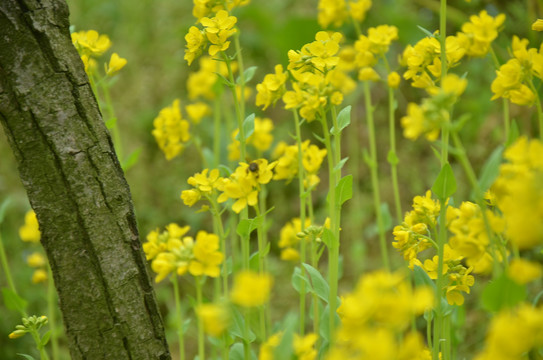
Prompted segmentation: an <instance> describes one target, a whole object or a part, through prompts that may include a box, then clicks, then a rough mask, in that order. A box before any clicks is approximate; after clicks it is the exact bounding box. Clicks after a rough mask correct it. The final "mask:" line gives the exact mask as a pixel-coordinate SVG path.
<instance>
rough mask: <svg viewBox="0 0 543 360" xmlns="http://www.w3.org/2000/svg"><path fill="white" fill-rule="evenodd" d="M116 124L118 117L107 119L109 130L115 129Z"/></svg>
mask: <svg viewBox="0 0 543 360" xmlns="http://www.w3.org/2000/svg"><path fill="white" fill-rule="evenodd" d="M115 125H117V118H116V117H112V118H110V119H107V120H106V127H107V128H108V130H111V129H113V128H114V127H115Z"/></svg>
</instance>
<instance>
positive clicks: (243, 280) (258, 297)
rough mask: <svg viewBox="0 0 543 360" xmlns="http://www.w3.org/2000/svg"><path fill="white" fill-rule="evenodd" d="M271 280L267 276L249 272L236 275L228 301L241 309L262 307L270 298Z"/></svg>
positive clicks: (245, 271) (269, 276)
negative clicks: (241, 307)
mask: <svg viewBox="0 0 543 360" xmlns="http://www.w3.org/2000/svg"><path fill="white" fill-rule="evenodd" d="M272 285H273V278H272V277H271V275H269V274H265V273H264V274H258V273H256V272H253V271H250V270H244V271H240V272H238V273H236V275H235V277H234V285H233V287H232V291H231V292H230V300H232V302H233V303H234V304H236V305H239V306H243V307H255V306H260V305H264V304H265V303H267V302H268V300H269V298H270V292H271V287H272Z"/></svg>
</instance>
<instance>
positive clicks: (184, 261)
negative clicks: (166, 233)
mask: <svg viewBox="0 0 543 360" xmlns="http://www.w3.org/2000/svg"><path fill="white" fill-rule="evenodd" d="M193 246H194V239H193V238H192V237H189V236H186V237H184V238H183V239H182V240H181V239H178V238H169V239H168V242H167V251H164V252H161V253H159V254H158V255H157V256H156V257H155V258H154V260H153V262H152V263H151V269H153V271H154V272H156V273H157V277H156V279H155V281H156V282H157V283H158V282H160V281H162V280H163V279H164V278H165V277H166V276H168V275H169V274H170V273H172V272H174V271H175V272H176V273H177V275H183V274H185V273H186V272H187V270H188V269H189V264H190V261H191V260H192V259H193V257H194V255H193V252H192V248H193Z"/></svg>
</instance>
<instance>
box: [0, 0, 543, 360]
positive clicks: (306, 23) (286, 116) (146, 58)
mask: <svg viewBox="0 0 543 360" xmlns="http://www.w3.org/2000/svg"><path fill="white" fill-rule="evenodd" d="M450 3H451V4H450V7H451V9H450V11H449V15H450V21H449V25H448V26H449V29H448V33H451V34H452V33H455V32H456V31H458V30H459V28H460V26H461V24H462V23H463V22H465V21H467V20H468V18H469V15H471V14H477V13H478V12H479V11H480V10H482V9H487V10H488V12H489V13H490V14H491V15H496V14H497V13H498V12H504V13H505V14H506V15H507V20H506V23H505V29H504V31H503V32H502V33H501V35H500V37H499V39H498V40H497V42H496V44H495V49H496V50H497V53H498V56H499V57H500V58H501V59H502V61H503V59H505V58H507V56H508V55H507V48H508V46H509V44H510V39H511V36H512V34H517V35H519V36H523V37H527V38H529V39H530V40H531V46H538V45H537V44H538V43H537V41H539V42H540V41H541V37H540V36H539V35H538V34H536V33H534V32H532V31H530V26H531V24H532V22H533V21H534V20H535V18H536V14H539V17H541V9H542V8H543V5H542V1H541V0H526V1H493V2H490V1H482V0H472V1H471V2H470V3H467V2H465V1H460V0H459V1H451V2H450ZM68 5H69V7H70V12H71V16H70V20H71V23H72V25H73V26H74V27H75V30H76V31H79V30H90V29H94V30H97V31H98V32H99V33H101V34H107V35H108V36H109V37H110V39H111V41H112V42H113V46H112V48H111V50H110V51H109V52H108V55H107V56H109V54H110V53H112V52H117V53H118V54H119V55H120V56H122V57H124V58H126V59H127V60H128V64H127V66H126V67H125V68H124V69H122V70H121V72H120V74H119V75H118V79H117V82H116V83H115V85H114V86H113V88H112V97H113V102H114V105H115V111H116V113H117V117H118V124H119V126H120V130H121V138H122V146H123V148H124V149H125V151H124V152H125V153H130V152H131V151H134V150H136V149H141V155H140V159H139V162H138V163H137V164H136V165H135V166H134V167H133V168H131V169H130V170H129V171H128V172H127V173H126V177H127V180H128V183H129V185H130V187H131V191H132V196H133V200H134V204H135V208H136V214H137V218H138V223H139V229H140V235H141V238H142V241H143V240H144V239H145V236H146V234H147V233H148V232H149V231H150V230H152V229H155V228H157V227H163V226H164V225H166V224H168V223H170V222H177V223H180V224H190V225H191V227H192V229H193V232H194V233H195V232H196V230H197V229H200V228H202V229H207V230H210V229H211V225H210V224H209V219H208V217H207V215H206V214H196V212H195V211H194V210H195V209H191V208H188V207H186V206H184V205H183V203H182V201H181V200H180V199H179V195H180V192H181V190H183V189H186V188H187V185H186V179H187V178H188V176H190V175H192V174H194V173H195V172H199V171H201V170H202V165H201V162H200V158H199V155H198V153H197V152H196V150H195V149H194V147H190V148H188V149H186V151H185V152H184V153H183V155H181V156H179V157H177V158H175V159H174V160H171V161H167V160H166V159H165V158H164V156H163V154H162V153H161V152H160V150H159V149H158V147H157V145H156V143H155V140H154V138H153V137H152V135H151V130H152V127H153V119H154V118H155V116H156V115H157V114H158V112H159V110H160V109H161V108H162V107H164V106H167V105H170V104H171V102H172V101H173V99H175V98H180V99H181V103H182V105H183V104H186V102H185V100H184V99H186V97H187V91H186V79H187V76H188V73H189V72H190V71H195V69H196V68H197V64H196V63H197V62H195V64H193V66H192V67H188V66H187V64H186V62H185V61H184V60H183V56H184V45H185V41H184V36H185V34H186V32H187V30H188V28H189V27H190V26H191V25H193V24H194V18H193V17H192V15H191V11H192V2H191V1H188V0H181V1H172V0H140V1H133V0H117V1H111V0H69V1H68ZM438 7H439V2H438V1H433V0H418V1H408V0H385V1H375V2H374V4H373V7H372V9H371V10H370V11H369V13H368V17H367V19H366V21H365V22H364V24H363V29H364V32H365V30H366V29H367V28H368V27H371V26H376V25H380V24H391V25H396V26H397V27H398V28H399V29H400V32H399V36H400V40H399V41H398V42H397V43H396V44H395V46H394V47H393V48H392V50H391V53H390V54H389V61H390V62H391V64H392V67H397V66H398V65H397V61H396V59H397V56H398V55H399V54H400V53H401V51H402V50H403V48H404V47H405V45H406V44H413V43H415V42H416V41H417V40H419V39H420V38H421V37H423V36H424V34H423V32H422V31H421V30H420V29H418V28H417V26H422V27H424V28H426V29H429V30H431V31H433V30H435V29H437V27H438V25H437V24H438V16H437V14H436V12H435V11H436V9H437V8H438ZM235 15H236V16H237V17H238V19H239V20H238V26H239V28H240V29H241V32H242V35H241V42H242V47H243V56H244V59H245V65H246V67H249V66H255V65H256V66H258V69H257V72H256V75H255V77H254V79H253V80H252V82H251V83H250V85H251V86H252V87H253V88H254V86H255V85H256V84H257V83H258V82H260V81H262V78H263V77H264V75H265V74H267V73H270V72H272V71H273V67H274V65H275V64H277V63H282V64H286V62H287V56H286V54H287V51H288V50H290V49H299V48H300V47H301V46H302V45H303V44H305V43H307V42H310V41H312V40H313V39H314V34H315V32H317V31H318V30H319V26H318V24H317V21H316V16H317V1H316V0H313V1H309V0H274V1H263V0H253V1H252V2H251V4H250V5H249V6H247V7H244V8H239V9H237V10H236V12H235ZM340 30H341V31H342V32H343V33H344V34H345V35H346V36H347V38H348V39H349V41H351V42H352V41H353V39H354V37H355V35H354V30H353V29H352V28H351V27H350V26H349V25H348V24H347V25H345V26H344V27H343V28H342V29H340ZM538 36H539V37H538ZM104 58H105V57H104ZM492 68H493V65H492V62H491V61H490V59H489V58H485V59H477V60H474V61H470V62H469V63H468V64H466V65H462V66H461V67H460V68H458V69H455V70H454V72H455V73H457V74H460V75H462V74H463V73H465V72H467V74H468V79H469V81H470V82H469V85H468V89H467V90H466V93H465V94H464V96H463V97H462V101H461V103H460V104H459V105H458V107H457V108H458V113H464V112H469V113H471V119H470V121H469V122H468V124H467V125H466V127H465V129H464V130H463V133H462V136H463V137H464V139H465V142H466V143H467V144H469V156H470V158H471V159H472V161H473V163H474V166H475V168H476V169H479V168H480V166H481V164H482V163H483V162H484V160H485V159H486V157H487V156H488V154H489V153H490V152H491V151H492V150H493V149H494V148H495V147H496V146H497V144H499V143H500V142H501V140H502V138H501V137H502V133H501V130H500V127H501V120H500V119H501V118H500V110H501V104H500V103H499V102H490V101H489V99H490V97H491V92H490V87H489V84H490V82H491V81H492V79H493V78H494V71H493V70H489V69H492ZM373 88H374V90H373V93H372V96H373V101H374V104H376V105H377V106H378V108H377V110H376V111H377V112H376V122H377V128H378V129H381V130H378V137H379V138H378V144H379V149H378V156H379V165H380V172H381V194H382V201H383V202H387V203H388V204H390V206H391V208H392V204H393V198H392V191H390V189H391V184H390V177H389V165H388V163H387V161H386V154H387V151H388V133H387V130H386V129H387V128H386V126H387V125H386V124H387V118H386V106H387V105H386V101H387V100H386V87H384V86H374V87H373ZM360 95H361V93H360V91H356V92H355V93H354V94H353V95H351V96H350V97H348V98H347V99H346V101H345V104H352V105H353V119H352V124H351V128H350V129H349V131H348V132H347V134H348V135H347V139H346V141H345V142H344V143H345V149H344V150H343V154H347V155H348V156H350V157H351V160H350V161H349V163H348V164H347V165H346V168H345V169H346V172H352V173H354V174H355V179H359V182H358V183H357V184H356V186H357V189H358V190H359V192H355V194H356V197H355V198H353V200H351V201H350V202H349V203H348V204H347V206H346V207H345V211H344V215H343V224H342V253H343V254H345V255H344V258H343V264H344V274H343V278H342V280H341V283H340V289H344V290H345V291H347V290H348V289H351V288H352V287H353V286H354V284H355V281H356V279H357V278H358V276H359V275H360V274H361V272H363V271H365V270H368V269H373V268H375V267H378V266H379V254H378V246H377V242H376V237H375V225H374V222H375V219H374V214H373V210H372V209H373V204H372V197H371V184H370V181H369V170H368V168H367V166H366V165H365V164H364V162H363V160H362V156H361V151H362V149H364V148H366V147H367V146H366V144H367V131H366V129H365V125H364V124H365V122H364V111H365V110H364V108H363V106H362V101H361V96H360ZM423 95H424V94H423V93H422V92H421V91H417V90H413V89H412V88H410V87H409V85H408V84H406V83H404V84H403V85H402V87H401V88H400V91H399V92H398V102H399V108H398V111H397V113H396V116H397V119H398V128H397V131H398V149H399V157H400V169H399V176H400V186H401V193H402V202H403V209H404V211H407V210H409V207H410V205H411V200H412V198H413V196H415V195H417V194H421V193H423V192H424V191H425V190H426V189H428V188H429V187H430V186H431V185H432V182H433V180H434V178H435V176H436V174H437V173H438V166H439V162H438V161H436V159H435V158H434V155H433V153H432V151H431V150H430V147H429V146H428V144H427V142H425V141H424V140H419V141H417V142H410V141H407V140H405V139H403V137H402V136H401V128H400V127H399V119H400V118H401V116H403V114H404V113H405V107H406V104H407V102H409V101H417V100H418V99H420V97H421V96H423ZM512 111H513V117H514V118H517V119H518V120H519V126H520V128H521V129H522V132H524V133H528V132H531V129H532V124H531V122H530V120H529V119H530V118H531V117H532V114H531V113H530V112H529V111H526V110H525V109H521V108H517V107H513V108H512ZM251 112H255V113H256V114H257V116H266V117H270V118H272V119H273V120H274V124H275V127H276V130H275V132H274V136H275V143H277V142H278V141H280V140H285V141H289V140H290V139H289V136H288V132H289V131H291V130H290V126H291V116H290V113H289V112H287V111H284V110H283V109H281V102H279V103H278V105H277V106H276V108H274V109H270V110H267V111H266V112H265V113H262V111H260V110H259V109H257V108H256V107H254V94H253V96H252V97H251V99H249V105H248V110H247V113H251ZM204 121H205V120H204ZM206 127H209V128H211V127H212V124H209V125H206V124H205V123H202V124H201V125H200V128H202V129H204V130H205V129H206ZM305 130H306V134H305V137H306V138H310V137H311V130H312V129H310V127H306V128H305ZM0 132H1V131H0ZM1 133H2V135H0V155H1V156H0V159H1V160H0V203H1V202H3V201H4V200H5V199H7V198H9V199H10V207H9V209H8V212H7V214H6V219H5V221H4V223H3V224H2V225H1V231H2V235H3V239H4V243H5V246H6V251H7V253H8V258H9V262H10V265H11V268H12V271H13V274H14V277H15V280H16V284H17V287H18V290H19V292H20V293H21V294H22V296H23V297H24V298H26V299H28V300H29V302H30V309H29V312H30V313H36V314H41V313H43V312H44V311H45V309H46V303H45V289H46V288H45V286H44V285H33V284H32V283H31V281H30V278H31V275H32V269H30V268H29V267H28V266H27V265H26V262H25V259H26V257H27V256H28V254H29V253H30V252H32V251H33V249H32V247H31V246H29V245H28V244H25V243H22V242H21V241H20V240H19V238H18V234H17V230H18V228H19V226H21V225H22V223H23V221H24V213H25V212H26V210H27V209H28V208H29V204H28V201H27V199H26V194H25V192H24V189H23V188H22V185H21V182H20V180H19V178H18V173H17V168H16V164H15V161H14V159H13V155H12V154H11V150H10V148H9V146H8V144H7V142H6V139H5V135H4V134H3V132H1ZM226 138H228V136H227V134H226V135H225V139H226ZM313 141H314V140H313ZM205 145H206V144H204V146H205ZM207 146H209V147H211V144H207ZM272 148H273V146H272ZM353 149H356V150H358V151H357V153H351V151H352V150H353ZM452 165H453V168H454V169H455V173H456V174H457V178H458V183H459V184H467V182H466V181H465V179H464V178H463V174H462V171H461V169H460V168H459V166H458V164H456V163H454V162H453V164H452ZM321 179H323V181H322V183H321V185H320V187H319V191H318V192H317V194H316V196H315V203H316V205H317V206H318V207H317V216H318V217H319V216H321V217H320V219H321V220H322V216H323V211H324V210H325V209H324V201H325V194H324V191H325V189H326V181H325V179H326V176H325V175H324V173H323V175H322V176H321ZM468 196H469V189H468V187H467V186H466V187H462V186H460V187H459V192H458V199H459V200H467V199H468ZM269 201H270V204H271V205H275V206H276V209H275V210H274V211H273V213H272V217H273V222H272V223H271V224H270V231H269V239H270V241H271V242H272V254H277V253H278V251H277V240H278V238H279V235H278V234H279V229H280V228H281V227H282V226H283V225H284V224H285V223H286V222H287V221H288V220H290V219H291V218H292V217H293V216H295V215H296V212H295V210H296V209H297V208H298V205H297V195H296V187H295V186H293V185H290V186H286V187H285V186H284V184H283V183H281V184H277V185H272V186H270V200H269ZM396 223H397V219H392V221H391V222H390V225H391V226H392V225H394V224H396ZM388 240H389V241H391V240H392V236H391V235H390V232H389V235H388ZM391 254H392V256H393V257H394V262H395V263H397V264H401V261H402V260H401V258H400V256H398V255H397V254H395V253H394V252H393V251H391ZM272 256H273V255H272ZM325 261H326V259H325V258H324V259H323V262H325ZM271 267H272V269H274V271H275V272H276V274H275V275H276V276H277V279H281V278H285V279H287V280H278V281H277V284H276V290H279V289H280V290H279V291H276V295H275V296H276V297H277V299H276V300H279V299H280V300H281V301H279V302H277V303H278V304H280V306H281V309H279V310H278V313H279V314H280V313H281V312H284V311H286V310H287V309H288V306H289V304H290V303H291V301H292V302H295V301H296V300H295V299H296V294H295V292H294V290H292V289H290V288H289V284H288V279H290V273H291V271H292V266H291V265H289V264H284V263H280V262H279V261H278V260H277V261H274V262H272V265H271ZM282 281H287V282H285V283H283V282H282ZM0 285H1V286H6V283H5V278H4V276H0ZM183 286H184V287H185V289H186V291H187V292H192V288H191V284H190V282H188V281H185V282H184V283H183ZM283 289H285V290H284V291H283ZM157 290H158V296H159V299H160V302H161V308H162V310H163V314H164V315H165V317H166V321H170V317H168V314H170V309H171V308H172V305H171V301H170V300H169V296H170V292H169V291H170V290H169V289H167V286H165V285H163V284H160V285H159V286H158V287H157ZM340 292H341V290H340ZM475 298H476V296H475V295H474V296H470V297H468V299H467V301H468V302H469V301H470V299H475ZM272 302H273V300H272ZM478 316H485V315H484V314H479V315H478ZM0 319H1V321H0V359H16V358H17V356H16V355H15V354H16V353H21V352H26V353H31V354H34V352H33V344H32V341H31V338H30V337H29V336H27V337H24V338H22V339H17V340H8V338H7V334H9V333H10V332H11V331H12V330H13V328H14V326H15V325H16V324H18V323H19V321H20V319H19V318H18V315H17V314H15V313H13V312H9V311H7V310H6V309H5V307H4V306H3V305H2V306H0ZM479 320H480V318H475V319H467V320H466V321H468V322H469V321H473V322H474V323H475V322H477V321H479ZM168 336H169V338H170V339H171V344H173V343H174V340H173V339H174V338H175V333H173V331H170V332H169V333H168ZM458 336H459V338H462V339H464V341H463V343H462V344H461V347H462V350H461V352H462V353H466V354H469V353H470V352H472V351H473V349H476V348H477V346H478V345H477V341H479V340H480V339H481V336H480V334H479V336H478V337H475V338H471V337H464V334H458ZM189 342H190V337H189ZM171 348H172V349H174V346H171ZM190 348H191V346H190V345H189V351H190ZM64 356H65V358H68V357H67V356H68V355H67V352H66V349H64Z"/></svg>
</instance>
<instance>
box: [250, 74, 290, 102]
mask: <svg viewBox="0 0 543 360" xmlns="http://www.w3.org/2000/svg"><path fill="white" fill-rule="evenodd" d="M287 78H288V74H287V72H284V71H283V65H280V64H279V65H275V74H267V75H266V76H264V80H263V81H262V82H261V83H260V84H257V85H256V91H257V94H256V106H262V110H266V108H267V107H268V106H270V105H271V104H273V105H275V103H276V102H277V100H279V99H280V98H281V96H283V93H284V91H285V86H284V84H285V82H286V81H287Z"/></svg>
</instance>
